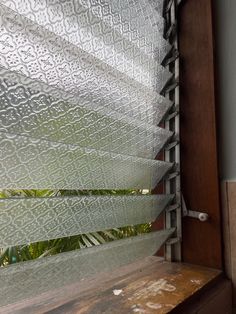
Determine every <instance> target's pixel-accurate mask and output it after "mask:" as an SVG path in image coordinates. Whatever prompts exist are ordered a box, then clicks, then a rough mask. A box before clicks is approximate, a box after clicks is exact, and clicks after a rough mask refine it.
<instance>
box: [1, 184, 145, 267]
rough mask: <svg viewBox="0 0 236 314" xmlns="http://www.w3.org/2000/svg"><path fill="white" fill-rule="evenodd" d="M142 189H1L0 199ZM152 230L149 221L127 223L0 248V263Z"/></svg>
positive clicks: (82, 246)
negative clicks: (146, 222)
mask: <svg viewBox="0 0 236 314" xmlns="http://www.w3.org/2000/svg"><path fill="white" fill-rule="evenodd" d="M137 194H142V190H138V191H136V190H83V191H77V190H58V191H50V190H2V191H0V198H9V197H58V196H79V195H137ZM150 230H151V224H141V225H137V226H126V227H122V228H114V229H111V230H105V231H100V232H92V233H86V234H82V235H76V236H70V237H64V238H59V239H54V240H48V241H42V242H37V243H31V244H28V245H21V246H15V247H8V248H0V266H5V265H8V264H13V263H17V262H21V261H27V260H32V259H36V258H43V257H45V256H50V255H54V254H57V253H61V252H67V251H71V250H75V249H81V248H86V247H91V246H93V245H99V244H103V243H106V242H109V241H113V240H116V239H122V238H126V237H130V236H135V235H138V234H141V233H147V232H150Z"/></svg>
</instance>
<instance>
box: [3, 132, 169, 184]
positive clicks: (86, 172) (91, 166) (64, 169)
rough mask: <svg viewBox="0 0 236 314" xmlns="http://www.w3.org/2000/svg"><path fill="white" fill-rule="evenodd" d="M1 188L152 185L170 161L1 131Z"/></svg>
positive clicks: (161, 175)
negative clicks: (114, 152) (103, 150)
mask: <svg viewBox="0 0 236 314" xmlns="http://www.w3.org/2000/svg"><path fill="white" fill-rule="evenodd" d="M0 147H1V150H0V159H1V164H0V188H16V189H20V188H21V189H23V188H24V189H142V188H153V187H154V186H155V185H156V184H157V182H158V181H159V180H160V179H161V178H162V177H163V175H164V174H165V173H166V171H167V170H169V169H170V168H171V166H172V164H170V163H166V162H162V161H155V160H148V159H143V158H138V157H131V156H126V155H119V154H113V153H107V152H102V151H97V150H94V149H86V148H84V149H83V148H81V147H79V146H75V145H69V144H68V145H66V144H61V143H58V142H49V141H46V140H39V139H34V138H28V137H24V136H18V135H13V134H8V133H1V132H0Z"/></svg>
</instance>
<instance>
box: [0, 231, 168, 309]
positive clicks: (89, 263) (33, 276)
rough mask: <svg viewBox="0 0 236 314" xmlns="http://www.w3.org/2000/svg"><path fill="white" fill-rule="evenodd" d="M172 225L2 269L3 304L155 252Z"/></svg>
mask: <svg viewBox="0 0 236 314" xmlns="http://www.w3.org/2000/svg"><path fill="white" fill-rule="evenodd" d="M173 232H174V230H173V229H170V230H164V231H159V232H152V233H149V234H146V235H142V236H136V237H131V238H128V239H124V240H117V241H113V242H110V243H107V244H103V245H99V246H94V247H91V248H87V249H80V250H75V251H72V252H68V253H60V254H57V255H54V256H51V257H44V258H40V259H38V260H36V261H28V262H23V263H18V264H14V265H11V266H8V267H4V268H1V269H0V278H1V285H0V305H1V306H2V305H6V304H8V303H12V301H13V300H14V301H18V300H21V299H25V298H29V297H33V296H35V295H38V294H40V293H42V292H46V291H48V290H51V289H55V288H60V287H61V286H62V284H63V285H66V284H72V283H74V282H76V281H79V280H81V279H84V278H86V277H88V274H89V275H90V276H91V275H94V274H96V273H98V272H103V271H111V270H113V269H115V268H116V267H119V266H123V265H126V264H128V263H131V262H133V261H135V260H137V259H141V258H143V257H145V256H149V255H154V254H155V253H156V252H157V250H158V249H159V248H160V247H161V245H162V244H163V243H164V242H165V241H166V240H167V239H168V238H169V237H170V236H171V234H172V233H173Z"/></svg>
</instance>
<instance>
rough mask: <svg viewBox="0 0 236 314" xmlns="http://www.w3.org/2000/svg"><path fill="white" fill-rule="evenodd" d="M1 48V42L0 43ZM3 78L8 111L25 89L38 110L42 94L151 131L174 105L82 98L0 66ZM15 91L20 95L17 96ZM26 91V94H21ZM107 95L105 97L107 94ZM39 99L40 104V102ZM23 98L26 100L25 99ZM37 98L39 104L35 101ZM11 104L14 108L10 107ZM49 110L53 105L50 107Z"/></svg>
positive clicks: (146, 100) (153, 100)
mask: <svg viewBox="0 0 236 314" xmlns="http://www.w3.org/2000/svg"><path fill="white" fill-rule="evenodd" d="M0 44H1V42H0ZM0 75H1V78H2V80H1V81H0V83H1V87H0V88H1V93H2V94H4V93H6V92H8V90H9V92H10V95H9V97H10V98H9V99H7V98H8V97H6V96H4V95H2V96H3V97H2V101H1V104H2V106H3V108H6V104H5V103H6V102H7V105H8V106H10V105H12V106H17V103H18V102H20V101H24V100H25V97H26V96H25V89H27V90H28V91H29V93H30V94H31V96H32V101H34V102H36V103H38V110H39V111H40V108H41V106H42V104H43V103H44V102H43V99H41V98H42V97H43V96H40V95H41V94H46V95H48V96H50V97H51V98H52V100H51V101H53V99H54V98H56V100H55V102H57V99H61V100H63V101H65V102H69V103H70V104H71V105H72V104H73V105H74V106H80V107H83V108H85V109H87V110H92V111H96V112H99V113H100V114H101V115H107V116H109V117H112V118H114V119H119V120H125V121H126V122H127V123H130V120H131V119H132V123H133V124H135V125H137V126H144V127H145V128H146V127H150V128H152V126H151V125H154V126H156V125H157V124H158V123H159V122H160V120H161V119H162V117H163V115H164V114H165V113H166V111H167V110H168V109H169V108H170V106H171V102H170V101H169V100H167V99H166V98H164V97H161V96H158V98H156V97H154V98H151V97H149V96H147V95H145V98H143V99H141V98H140V99H136V98H135V97H136V96H135V95H134V99H133V98H132V97H131V96H132V95H130V97H123V96H122V95H121V94H120V95H119V97H118V95H117V98H116V99H113V100H114V103H113V102H112V101H111V100H109V99H106V98H104V97H102V96H101V97H100V96H98V95H95V96H94V97H91V95H90V94H89V93H88V94H87V96H86V95H85V96H83V95H80V94H78V93H77V94H73V93H68V92H64V91H63V90H62V89H58V88H55V87H52V86H49V85H47V84H45V83H43V82H41V81H39V80H36V79H31V78H29V77H27V76H25V75H20V74H19V73H17V72H15V71H9V70H6V69H5V68H3V67H1V66H0ZM16 85H20V86H24V88H21V87H17V86H16ZM15 88H17V91H16V92H14V90H15ZM22 89H23V90H22ZM104 95H105V94H104ZM37 97H38V98H40V101H39V102H38V99H37ZM22 98H23V99H22ZM34 98H36V100H34ZM11 103H12V104H11ZM25 103H26V104H25V110H24V112H23V113H22V114H24V115H25V116H27V115H28V114H27V100H25ZM47 104H48V106H50V104H51V103H47Z"/></svg>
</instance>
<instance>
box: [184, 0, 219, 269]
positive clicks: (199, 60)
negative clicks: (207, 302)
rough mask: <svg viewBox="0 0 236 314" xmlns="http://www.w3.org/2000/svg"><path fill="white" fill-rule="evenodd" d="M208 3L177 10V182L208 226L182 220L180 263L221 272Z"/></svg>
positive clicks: (193, 2) (200, 0)
mask: <svg viewBox="0 0 236 314" xmlns="http://www.w3.org/2000/svg"><path fill="white" fill-rule="evenodd" d="M212 28H213V26H212V3H211V0H198V1H196V0H187V1H183V5H182V6H181V8H180V10H179V49H180V56H181V59H180V103H181V106H180V108H181V112H180V118H181V132H180V135H181V172H182V173H181V180H182V190H183V195H184V197H185V200H186V204H187V207H188V208H189V209H191V210H195V211H203V212H206V213H208V214H209V215H210V220H209V221H208V222H205V223H202V222H200V221H198V220H196V219H193V218H184V221H183V261H185V262H188V263H194V264H199V265H205V266H209V267H216V268H221V267H222V249H221V219H220V199H219V183H218V161H217V145H216V138H217V136H216V118H215V116H216V113H215V111H216V109H215V82H214V56H213V31H212Z"/></svg>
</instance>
